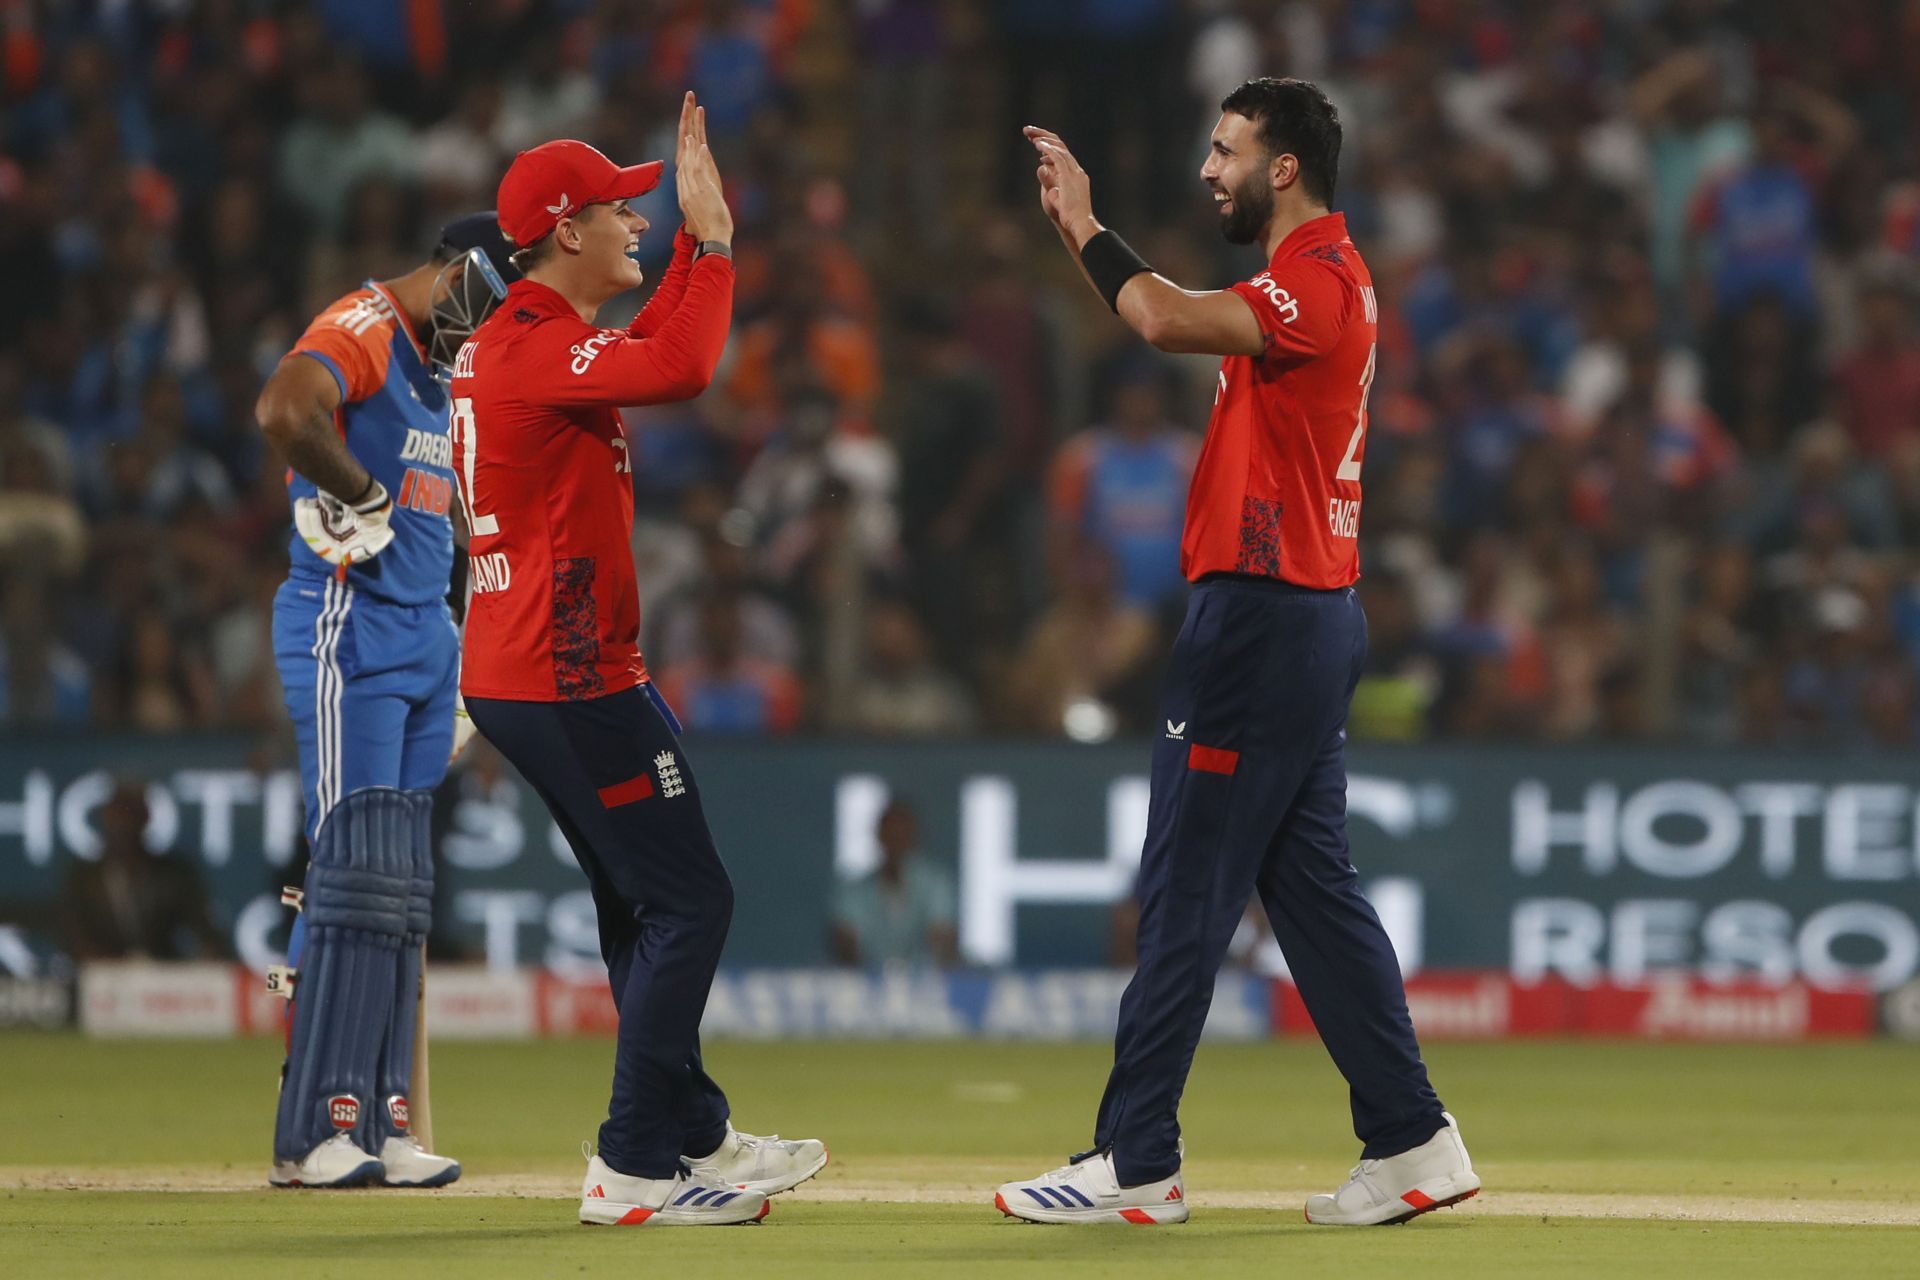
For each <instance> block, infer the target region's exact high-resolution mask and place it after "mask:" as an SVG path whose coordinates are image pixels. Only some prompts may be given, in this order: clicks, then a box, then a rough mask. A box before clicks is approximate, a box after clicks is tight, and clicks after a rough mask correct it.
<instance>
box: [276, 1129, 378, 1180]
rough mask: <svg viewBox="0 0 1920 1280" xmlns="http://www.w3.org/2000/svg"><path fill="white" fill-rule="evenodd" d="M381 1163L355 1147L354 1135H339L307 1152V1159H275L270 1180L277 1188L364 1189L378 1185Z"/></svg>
mask: <svg viewBox="0 0 1920 1280" xmlns="http://www.w3.org/2000/svg"><path fill="white" fill-rule="evenodd" d="M381 1172H382V1170H381V1165H380V1161H379V1160H378V1159H376V1158H375V1157H373V1156H370V1155H368V1154H367V1153H366V1152H364V1151H362V1150H361V1149H360V1148H358V1147H356V1146H354V1145H353V1135H352V1134H350V1133H336V1134H334V1135H333V1136H332V1137H331V1138H328V1139H327V1140H326V1141H325V1142H323V1143H321V1144H320V1145H319V1146H317V1147H315V1148H314V1149H313V1150H311V1151H309V1152H307V1158H306V1159H304V1160H276V1161H274V1162H273V1172H272V1173H270V1174H268V1175H267V1181H268V1182H271V1183H272V1184H273V1185H274V1186H276V1187H313V1188H318V1189H324V1188H334V1187H363V1186H365V1185H366V1184H367V1183H369V1182H377V1181H379V1179H380V1174H381Z"/></svg>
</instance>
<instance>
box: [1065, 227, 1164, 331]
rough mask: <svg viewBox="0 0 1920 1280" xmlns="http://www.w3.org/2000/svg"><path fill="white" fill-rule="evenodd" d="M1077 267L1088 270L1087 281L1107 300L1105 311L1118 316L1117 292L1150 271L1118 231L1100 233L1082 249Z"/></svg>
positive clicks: (1118, 294)
mask: <svg viewBox="0 0 1920 1280" xmlns="http://www.w3.org/2000/svg"><path fill="white" fill-rule="evenodd" d="M1080 265H1081V266H1083V267H1085V268H1086V269H1087V278H1088V279H1089V280H1091V281H1093V287H1094V288H1095V289H1097V290H1099V291H1100V296H1101V297H1103V298H1105V299H1106V300H1107V310H1109V311H1111V312H1113V313H1114V314H1115V315H1118V314H1119V313H1120V290H1121V289H1122V288H1123V287H1125V285H1126V283H1127V281H1129V280H1131V279H1133V278H1134V277H1135V276H1137V275H1139V274H1140V273H1141V272H1142V271H1148V272H1151V271H1152V270H1153V268H1152V267H1150V266H1148V265H1147V263H1146V260H1145V259H1144V258H1142V257H1141V256H1140V255H1139V254H1137V253H1135V252H1134V251H1133V246H1132V245H1129V244H1128V243H1127V242H1126V241H1125V240H1122V239H1121V238H1120V233H1119V232H1117V231H1102V232H1101V233H1100V234H1099V235H1097V236H1095V237H1094V238H1093V239H1091V240H1089V241H1087V242H1086V243H1085V244H1083V245H1081V246H1080Z"/></svg>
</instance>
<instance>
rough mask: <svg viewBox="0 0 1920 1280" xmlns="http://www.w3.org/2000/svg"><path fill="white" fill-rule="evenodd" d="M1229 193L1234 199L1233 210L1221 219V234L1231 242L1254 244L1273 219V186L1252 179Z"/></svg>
mask: <svg viewBox="0 0 1920 1280" xmlns="http://www.w3.org/2000/svg"><path fill="white" fill-rule="evenodd" d="M1227 194H1228V195H1229V196H1230V197H1232V199H1233V212H1232V213H1229V214H1228V215H1227V216H1226V217H1225V218H1223V219H1221V222H1220V234H1221V235H1223V236H1225V237H1226V238H1227V242H1228V243H1229V244H1252V243H1253V242H1254V241H1255V240H1258V239H1259V238H1260V233H1261V231H1263V230H1265V228H1266V225H1267V223H1268V222H1270V221H1272V219H1273V188H1272V187H1269V186H1267V185H1266V184H1265V183H1263V182H1259V181H1257V180H1253V179H1250V180H1248V181H1247V182H1245V183H1242V184H1241V186H1240V189H1239V190H1238V191H1229V192H1228V193H1227Z"/></svg>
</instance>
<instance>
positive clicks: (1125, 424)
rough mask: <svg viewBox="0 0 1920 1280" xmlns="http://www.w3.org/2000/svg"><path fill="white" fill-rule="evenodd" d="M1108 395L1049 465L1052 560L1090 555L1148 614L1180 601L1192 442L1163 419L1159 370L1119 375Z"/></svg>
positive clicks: (1135, 369) (1194, 452)
mask: <svg viewBox="0 0 1920 1280" xmlns="http://www.w3.org/2000/svg"><path fill="white" fill-rule="evenodd" d="M1110 395H1111V404H1110V408H1109V413H1108V417H1107V421H1106V423H1104V424H1103V425H1101V426H1097V427H1094V428H1092V429H1091V430H1088V431H1085V432H1082V433H1081V434H1080V435H1077V436H1075V437H1074V438H1073V439H1071V440H1069V441H1067V442H1066V444H1065V445H1063V446H1062V447H1061V449H1060V453H1059V455H1058V456H1057V457H1056V458H1055V460H1054V464H1053V477H1052V484H1051V490H1052V492H1051V504H1050V505H1051V507H1052V516H1053V534H1052V543H1053V547H1052V554H1053V556H1054V557H1055V558H1056V559H1071V558H1073V557H1074V556H1076V555H1077V554H1078V553H1079V551H1080V549H1081V548H1082V547H1083V546H1085V547H1087V548H1090V549H1092V550H1095V551H1097V552H1098V553H1099V554H1100V555H1101V556H1102V557H1103V558H1104V559H1106V560H1108V561H1110V562H1111V563H1112V565H1113V566H1114V571H1115V585H1116V587H1117V588H1118V590H1119V593H1120V595H1121V597H1122V598H1123V599H1124V600H1125V601H1126V602H1127V603H1128V604H1132V605H1137V606H1139V607H1141V608H1143V609H1146V610H1149V611H1154V610H1158V609H1160V608H1162V607H1164V606H1166V605H1168V604H1169V603H1170V602H1173V601H1176V600H1179V599H1184V597H1185V594H1186V586H1187V582H1186V579H1185V578H1183V577H1182V576H1181V574H1180V536H1181V531H1182V530H1183V529H1184V527H1185V523H1186V514H1187V486H1188V484H1189V483H1190V482H1191V481H1192V479H1193V466H1194V461H1195V459H1196V458H1197V457H1198V456H1199V452H1200V449H1199V441H1198V439H1197V438H1196V437H1195V436H1194V435H1193V434H1192V433H1191V432H1188V431H1184V430H1182V429H1181V428H1180V427H1179V426H1178V425H1176V424H1175V423H1174V422H1172V421H1171V420H1170V419H1169V417H1168V414H1167V396H1166V380H1165V378H1164V376H1163V374H1162V371H1161V370H1160V369H1159V367H1158V366H1157V365H1152V364H1144V363H1136V364H1133V365H1131V366H1130V367H1128V368H1126V369H1124V370H1122V371H1121V372H1119V373H1118V374H1117V375H1115V377H1114V378H1113V379H1112V380H1111V390H1110Z"/></svg>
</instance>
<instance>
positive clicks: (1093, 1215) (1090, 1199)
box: [993, 1151, 1187, 1227]
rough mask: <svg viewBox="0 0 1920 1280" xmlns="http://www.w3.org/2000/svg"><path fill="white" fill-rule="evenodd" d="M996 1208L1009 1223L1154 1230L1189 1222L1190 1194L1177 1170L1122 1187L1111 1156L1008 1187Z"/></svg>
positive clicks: (995, 1200)
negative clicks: (1129, 1225)
mask: <svg viewBox="0 0 1920 1280" xmlns="http://www.w3.org/2000/svg"><path fill="white" fill-rule="evenodd" d="M993 1205H994V1208H996V1209H998V1210H1000V1212H1002V1213H1004V1214H1006V1215H1007V1216H1008V1217H1010V1218H1024V1219H1026V1220H1027V1221H1028V1222H1131V1223H1133V1224H1134V1225H1135V1226H1141V1227H1151V1226H1160V1225H1163V1224H1170V1223H1175V1222H1185V1221H1186V1220H1187V1190H1186V1187H1185V1185H1184V1184H1183V1183H1182V1182H1181V1179H1180V1173H1179V1171H1178V1170H1175V1171H1174V1174H1173V1176H1172V1177H1171V1178H1162V1179H1161V1180H1160V1181H1158V1182H1148V1183H1144V1184H1142V1185H1141V1186H1137V1187H1123V1186H1121V1185H1120V1178H1119V1176H1118V1175H1117V1174H1116V1173H1115V1172H1114V1168H1113V1153H1112V1152H1110V1151H1102V1152H1098V1153H1095V1154H1091V1155H1088V1156H1087V1157H1085V1158H1084V1159H1082V1160H1080V1161H1078V1162H1076V1163H1074V1164H1070V1165H1067V1166H1065V1167H1064V1168H1060V1169H1055V1170H1054V1171H1053V1172H1052V1173H1043V1174H1041V1175H1040V1176H1039V1177H1037V1178H1033V1179H1031V1180H1029V1181H1027V1182H1009V1183H1007V1184H1005V1185H1004V1186H1002V1187H1001V1188H1000V1190H999V1192H998V1193H997V1194H996V1195H995V1196H994V1197H993Z"/></svg>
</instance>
